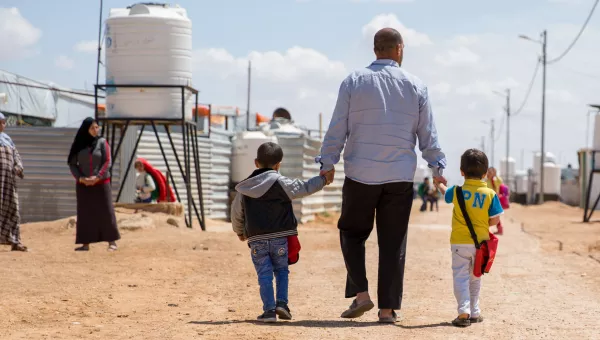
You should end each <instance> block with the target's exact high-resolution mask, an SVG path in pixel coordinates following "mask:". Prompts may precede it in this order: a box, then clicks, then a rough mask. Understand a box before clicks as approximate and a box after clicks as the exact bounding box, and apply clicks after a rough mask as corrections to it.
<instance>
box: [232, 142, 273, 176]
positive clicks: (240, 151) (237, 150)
mask: <svg viewBox="0 0 600 340" xmlns="http://www.w3.org/2000/svg"><path fill="white" fill-rule="evenodd" d="M267 142H273V143H277V137H276V136H273V135H270V136H268V135H266V134H265V133H264V132H262V131H243V132H238V133H237V134H236V135H235V136H234V137H233V140H232V144H233V146H232V147H233V150H232V155H231V181H232V182H233V183H239V182H241V181H243V180H244V179H246V178H248V176H250V174H251V173H252V172H253V171H254V170H256V166H255V164H254V160H255V159H256V151H257V150H258V147H259V146H261V144H263V143H267Z"/></svg>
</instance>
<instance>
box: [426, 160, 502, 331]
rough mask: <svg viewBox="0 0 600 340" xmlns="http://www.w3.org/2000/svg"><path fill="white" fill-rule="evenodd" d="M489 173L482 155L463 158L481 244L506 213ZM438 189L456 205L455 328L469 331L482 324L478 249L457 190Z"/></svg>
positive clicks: (468, 200)
mask: <svg viewBox="0 0 600 340" xmlns="http://www.w3.org/2000/svg"><path fill="white" fill-rule="evenodd" d="M487 170H488V159H487V156H486V155H485V153H483V152H482V151H479V150H476V149H469V150H467V151H465V153H464V154H463V155H462V156H461V158H460V173H461V175H462V176H463V177H464V178H465V183H464V184H463V186H462V191H463V197H464V200H465V205H466V210H467V214H468V215H469V217H470V219H471V223H472V224H473V229H475V234H476V235H477V240H478V242H480V243H481V242H482V241H487V240H489V227H490V226H493V225H496V224H498V222H500V215H502V214H503V213H504V211H503V210H502V206H501V205H500V200H499V199H498V197H497V196H496V192H495V191H494V190H492V189H490V188H488V186H487V184H486V182H485V176H486V174H487ZM436 186H437V187H438V188H439V189H440V191H441V192H442V194H443V195H444V198H445V201H446V203H451V204H454V209H453V210H452V233H451V236H450V243H451V250H452V274H453V280H454V296H455V297H456V301H457V303H458V317H457V318H456V319H454V321H452V324H453V325H454V326H457V327H467V326H470V325H471V323H477V322H483V317H482V316H481V310H480V308H479V291H480V289H481V278H480V277H475V276H473V264H474V262H475V253H476V248H475V244H474V242H473V238H471V234H470V232H469V227H468V226H467V223H466V222H465V219H464V217H463V214H462V212H461V210H460V207H459V205H458V201H457V198H456V195H455V194H454V193H455V188H456V187H451V188H449V189H448V188H447V187H446V186H445V185H444V184H442V183H436Z"/></svg>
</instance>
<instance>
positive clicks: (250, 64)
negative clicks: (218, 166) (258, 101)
mask: <svg viewBox="0 0 600 340" xmlns="http://www.w3.org/2000/svg"><path fill="white" fill-rule="evenodd" d="M251 86H252V61H250V60H248V103H247V105H246V130H250V87H251Z"/></svg>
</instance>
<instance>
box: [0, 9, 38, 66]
mask: <svg viewBox="0 0 600 340" xmlns="http://www.w3.org/2000/svg"><path fill="white" fill-rule="evenodd" d="M41 36H42V31H40V30H39V29H38V28H36V27H35V26H33V25H32V24H31V23H30V22H29V21H28V20H27V19H25V18H24V17H23V16H22V15H21V12H19V10H18V9H17V8H14V7H13V8H0V60H10V59H16V58H20V57H23V56H29V55H31V54H34V53H35V52H36V50H35V46H36V44H37V43H38V41H39V40H40V37H41Z"/></svg>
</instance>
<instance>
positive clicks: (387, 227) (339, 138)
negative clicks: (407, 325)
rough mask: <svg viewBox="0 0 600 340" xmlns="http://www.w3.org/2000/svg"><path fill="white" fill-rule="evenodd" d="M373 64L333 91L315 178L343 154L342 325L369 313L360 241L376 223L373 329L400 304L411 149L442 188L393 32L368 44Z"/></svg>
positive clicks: (424, 104)
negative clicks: (347, 300) (346, 304)
mask: <svg viewBox="0 0 600 340" xmlns="http://www.w3.org/2000/svg"><path fill="white" fill-rule="evenodd" d="M374 40H375V41H374V45H375V46H374V51H375V55H376V56H377V60H376V61H374V62H373V63H372V64H371V65H370V66H368V67H366V68H364V69H362V70H358V71H356V72H354V73H352V74H350V75H349V76H348V77H347V78H346V79H345V80H344V81H343V82H342V84H341V86H340V90H339V95H338V99H337V104H336V107H335V111H334V112H333V117H332V119H331V123H330V125H329V130H328V131H327V134H326V135H325V139H324V141H323V146H322V149H321V156H319V157H317V162H320V163H321V171H322V173H326V172H328V171H331V170H332V169H334V167H333V166H334V164H336V163H338V162H339V160H340V153H341V151H342V149H343V148H344V145H345V146H346V147H345V149H344V167H345V168H344V169H345V173H346V179H345V181H344V188H343V202H342V214H341V217H340V220H339V222H338V228H339V230H340V243H341V247H342V253H343V255H344V261H345V263H346V269H347V280H346V293H345V296H346V298H353V297H356V299H355V300H354V301H353V302H352V305H351V306H350V308H348V310H346V311H345V312H344V313H343V314H342V317H343V318H356V317H359V316H361V315H363V314H364V313H365V312H366V311H368V310H370V309H372V308H373V307H374V304H373V302H372V301H371V298H370V296H369V292H368V281H367V275H366V268H365V242H366V241H367V239H368V238H369V235H370V234H371V231H372V230H373V221H374V220H375V218H376V222H377V239H378V242H379V274H378V288H377V296H378V305H379V309H380V312H379V322H383V323H394V322H395V321H396V320H397V317H396V313H395V312H394V310H399V309H400V307H401V302H402V289H403V280H404V263H405V253H406V233H407V229H408V219H409V216H410V209H411V206H412V202H413V196H414V189H413V178H414V175H415V170H416V167H417V157H416V153H415V150H414V149H415V145H416V143H417V138H418V140H419V149H420V150H421V152H422V154H423V158H424V159H425V160H426V161H427V163H428V165H429V167H430V168H432V170H433V177H434V178H435V179H436V181H440V182H445V179H444V178H443V177H442V173H441V172H442V169H444V167H445V166H446V159H445V156H444V154H443V153H442V151H441V149H440V146H439V144H438V137H437V130H436V128H435V124H434V122H433V115H432V112H431V108H430V104H429V97H428V94H427V87H426V86H425V85H424V84H423V83H422V82H421V81H420V80H419V79H418V78H416V77H415V76H413V75H411V74H409V73H408V72H406V71H405V70H404V69H402V68H401V67H400V65H401V63H402V57H403V50H404V44H403V42H402V37H401V35H400V33H398V31H396V30H395V29H392V28H385V29H382V30H380V31H379V32H377V34H376V35H375V39H374Z"/></svg>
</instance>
